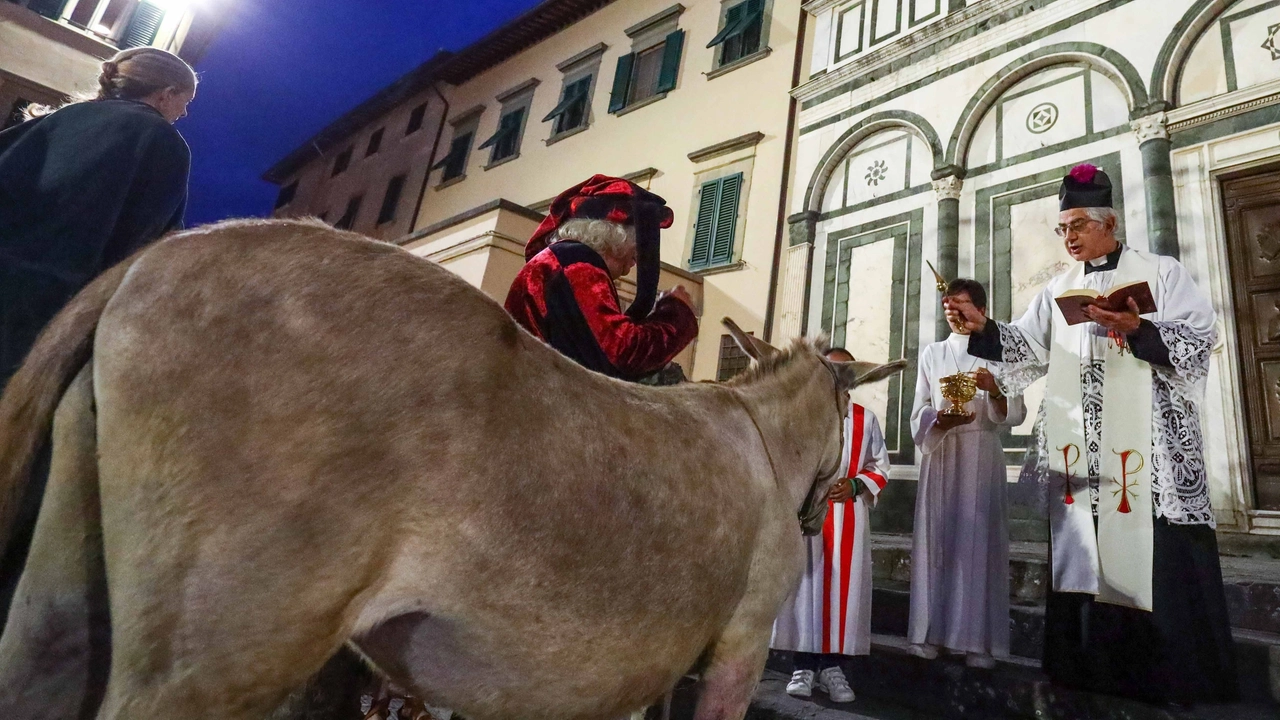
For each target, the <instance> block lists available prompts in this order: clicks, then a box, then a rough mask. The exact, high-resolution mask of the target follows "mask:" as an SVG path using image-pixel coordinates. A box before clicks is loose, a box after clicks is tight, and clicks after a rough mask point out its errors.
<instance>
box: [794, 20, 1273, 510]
mask: <svg viewBox="0 0 1280 720" xmlns="http://www.w3.org/2000/svg"><path fill="white" fill-rule="evenodd" d="M804 7H805V10H806V11H807V12H808V13H809V14H810V15H811V17H812V20H813V28H814V29H813V33H812V43H811V44H810V47H809V52H810V64H809V72H808V74H807V75H806V76H805V78H804V81H803V82H802V83H800V84H799V86H798V87H796V88H795V89H794V90H793V92H792V96H793V97H794V98H795V99H796V100H797V101H798V102H799V104H800V109H799V116H798V126H799V127H798V133H799V139H798V141H797V143H798V144H797V148H796V153H795V165H794V168H793V171H794V182H795V186H794V189H793V191H792V192H791V193H790V196H789V198H788V203H789V204H788V212H789V215H790V216H789V232H788V236H789V240H788V243H787V248H786V250H785V252H784V257H783V260H782V265H781V272H780V275H781V286H780V291H779V293H778V297H779V308H778V317H779V325H778V329H777V332H776V333H775V336H790V335H797V334H800V333H801V332H810V333H812V332H817V331H826V332H829V333H830V334H831V335H832V336H833V337H834V340H835V342H836V343H838V344H847V345H849V346H850V347H851V348H853V349H854V351H855V352H856V353H857V354H859V356H860V359H866V360H873V361H878V360H887V359H889V358H896V357H906V358H908V359H911V360H913V361H914V358H916V357H917V354H918V350H919V348H920V347H922V346H923V345H924V344H926V343H928V342H932V341H933V340H934V339H937V338H941V337H944V336H945V334H946V332H947V330H946V326H945V322H944V321H943V320H942V318H941V312H940V307H939V303H938V297H937V293H936V292H935V290H934V288H933V282H932V276H931V275H930V273H929V270H928V269H927V268H926V267H925V265H924V261H925V260H931V261H933V263H934V264H935V265H936V266H937V267H938V268H939V270H941V272H942V273H943V274H944V275H946V276H948V277H956V276H968V277H975V278H977V279H978V280H980V281H982V282H983V283H984V284H986V286H987V288H988V290H989V293H990V309H989V312H990V314H991V315H992V316H993V317H995V318H997V319H999V320H1005V321H1008V320H1010V319H1011V318H1017V317H1018V316H1019V315H1020V314H1021V313H1022V312H1023V310H1024V309H1025V307H1026V305H1027V304H1028V302H1029V300H1030V299H1031V298H1032V297H1033V295H1034V294H1035V293H1036V292H1037V291H1038V290H1040V289H1041V288H1042V287H1043V285H1044V283H1045V282H1046V281H1047V280H1048V279H1049V278H1050V277H1051V276H1052V275H1054V274H1055V273H1057V272H1059V271H1060V270H1061V269H1063V268H1064V267H1065V260H1066V257H1065V255H1064V252H1063V250H1062V247H1061V243H1060V241H1058V239H1057V238H1056V237H1055V236H1054V234H1053V226H1054V225H1055V224H1056V221H1057V197H1056V193H1057V188H1058V183H1059V181H1060V179H1061V177H1062V176H1063V175H1064V174H1065V173H1066V172H1067V170H1068V169H1069V168H1070V167H1072V166H1073V165H1076V164H1078V163H1082V162H1092V163H1094V164H1096V165H1098V166H1101V167H1103V168H1104V169H1105V170H1106V171H1107V173H1109V174H1110V176H1111V178H1112V179H1113V181H1114V182H1115V184H1116V186H1117V192H1116V197H1115V201H1116V206H1117V211H1118V212H1119V213H1120V216H1121V231H1122V235H1123V239H1124V240H1125V241H1126V242H1128V243H1129V244H1131V245H1132V246H1134V247H1137V248H1143V249H1150V250H1153V251H1155V252H1159V253H1164V254H1169V255H1174V256H1178V257H1180V258H1181V260H1182V262H1183V263H1185V264H1186V266H1187V267H1188V269H1189V270H1190V271H1191V273H1192V274H1193V276H1194V278H1195V280H1196V282H1197V283H1198V284H1199V286H1200V287H1201V288H1203V289H1204V291H1205V292H1206V293H1207V294H1208V295H1209V296H1210V297H1211V298H1212V300H1213V302H1214V304H1215V306H1216V308H1217V311H1218V313H1219V320H1220V328H1219V329H1220V344H1219V346H1218V348H1217V349H1216V350H1215V352H1214V355H1213V358H1212V368H1213V369H1212V372H1211V375H1210V378H1209V382H1208V395H1207V398H1206V402H1205V407H1204V408H1202V413H1203V418H1204V431H1205V433H1206V434H1207V437H1206V438H1205V448H1206V462H1207V463H1208V464H1209V469H1208V476H1209V479H1210V482H1211V485H1212V487H1211V490H1212V497H1213V503H1214V507H1215V509H1216V511H1217V514H1218V520H1219V527H1220V528H1221V529H1225V530H1236V531H1248V532H1254V533H1280V391H1278V390H1277V388H1280V330H1277V328H1280V135H1277V133H1278V132H1280V36H1278V35H1277V32H1278V31H1280V2H1276V0H1236V1H1234V2H1231V1H1228V0H1052V1H1049V2H1045V1H1044V0H1034V1H1028V0H976V1H975V0H969V2H967V3H966V2H963V1H962V0H809V2H807V3H805V6H804ZM914 378H915V372H914V368H913V369H911V370H908V371H907V372H906V373H903V375H902V376H901V377H900V378H895V379H894V380H893V381H892V382H890V383H888V384H886V385H881V386H876V387H873V388H871V389H870V390H869V391H867V392H864V393H863V397H862V400H863V401H864V402H866V404H867V405H868V406H869V407H871V408H872V409H874V410H875V411H876V412H877V413H880V414H881V417H882V418H884V420H885V428H886V436H887V439H888V441H889V444H890V449H891V450H892V451H893V455H894V458H893V460H894V464H895V466H896V469H898V472H899V474H901V475H902V476H904V477H905V478H908V479H909V478H910V477H912V476H913V470H912V467H913V465H914V463H915V462H916V460H917V458H916V457H915V453H914V448H913V446H912V443H911V439H910V422H909V421H910V413H911V404H912V389H913V388H912V383H913V382H914ZM1041 391H1042V390H1041V387H1034V388H1033V389H1032V391H1031V392H1030V393H1029V394H1028V402H1029V406H1030V408H1031V409H1032V410H1034V408H1035V407H1036V406H1037V404H1038V403H1039V401H1040V393H1041ZM1030 415H1031V417H1034V415H1035V413H1034V412H1032V413H1030ZM1030 432H1031V420H1028V422H1027V423H1026V424H1024V425H1023V426H1022V427H1019V428H1017V429H1015V430H1014V431H1013V432H1011V433H1010V434H1009V435H1008V436H1007V437H1006V452H1007V454H1008V458H1009V463H1010V466H1011V474H1012V473H1013V472H1015V471H1016V466H1017V465H1018V464H1020V462H1021V460H1022V457H1023V454H1024V452H1025V448H1026V446H1027V442H1028V439H1029V436H1030ZM908 485H909V483H908Z"/></svg>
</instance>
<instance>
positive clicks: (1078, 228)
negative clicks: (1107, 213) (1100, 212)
mask: <svg viewBox="0 0 1280 720" xmlns="http://www.w3.org/2000/svg"><path fill="white" fill-rule="evenodd" d="M1096 222H1098V221H1097V220H1094V219H1093V218H1077V219H1075V220H1072V221H1071V222H1070V223H1068V224H1066V225H1059V226H1058V227H1056V228H1054V229H1053V231H1054V232H1055V233H1057V234H1058V237H1066V236H1067V233H1069V232H1073V233H1075V234H1077V235H1079V234H1080V233H1082V232H1084V229H1085V228H1087V227H1089V225H1090V223H1096Z"/></svg>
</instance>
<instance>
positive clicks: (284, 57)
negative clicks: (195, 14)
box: [177, 0, 537, 227]
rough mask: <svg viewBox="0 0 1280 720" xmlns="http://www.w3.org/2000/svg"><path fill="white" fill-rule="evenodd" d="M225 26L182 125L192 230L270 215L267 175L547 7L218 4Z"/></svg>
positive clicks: (433, 2) (505, 1) (274, 0)
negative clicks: (446, 57) (420, 77)
mask: <svg viewBox="0 0 1280 720" xmlns="http://www.w3.org/2000/svg"><path fill="white" fill-rule="evenodd" d="M220 4H222V5H224V6H229V7H230V8H231V10H230V15H229V17H228V18H227V21H226V25H225V27H224V28H223V30H222V32H221V34H219V35H218V37H217V39H216V40H215V41H214V43H213V45H212V46H211V47H210V49H209V51H208V53H207V54H206V55H205V56H204V58H203V59H201V61H200V62H199V63H198V65H197V67H196V69H197V70H198V71H199V72H200V77H201V82H200V90H199V94H198V95H197V98H196V101H195V102H194V103H192V105H191V108H190V113H191V114H190V115H189V116H188V117H187V118H186V119H184V120H182V121H180V122H179V123H178V125H177V127H178V129H179V130H180V131H181V132H182V134H183V136H184V137H186V139H187V142H188V143H189V144H190V145H191V154H192V169H191V201H190V206H189V207H188V209H187V226H188V227H192V226H194V225H198V224H202V223H207V222H212V221H215V220H221V219H224V218H228V217H244V216H250V215H257V216H263V215H266V214H267V213H269V212H270V211H271V206H272V204H273V201H274V199H275V194H276V187H275V186H274V185H271V184H270V183H267V182H264V181H262V180H260V179H259V178H260V176H261V175H262V173H263V172H264V171H265V170H266V169H267V168H268V167H270V166H271V165H272V164H274V163H275V162H276V161H277V160H279V159H280V158H282V157H284V156H285V155H286V154H287V153H289V152H290V151H291V150H293V149H294V148H295V147H297V146H298V145H300V144H301V143H302V142H303V141H305V140H306V139H307V138H309V137H311V136H312V135H314V134H315V133H316V132H317V131H319V130H320V129H321V128H323V127H324V126H325V125H327V124H328V123H329V122H331V121H332V120H334V119H336V118H337V117H338V116H339V115H341V114H342V113H344V112H346V111H347V110H349V109H351V108H353V107H355V106H356V105H357V104H358V103H360V102H361V101H363V100H365V99H366V98H368V97H369V96H370V95H372V94H373V93H375V92H377V91H378V90H379V89H380V88H382V87H384V86H386V85H388V84H390V83H391V82H393V81H394V80H395V79H396V78H398V77H400V76H401V75H403V74H404V73H406V72H408V71H409V70H412V69H413V68H414V67H416V66H418V65H419V64H421V63H422V62H423V61H425V60H426V59H427V58H429V57H430V56H431V55H433V54H434V53H435V52H436V51H437V50H439V49H446V50H455V51H456V50H459V49H461V48H463V47H464V46H466V44H467V43H470V42H472V41H474V40H476V39H478V38H480V37H481V36H483V35H484V34H485V33H487V32H489V31H490V30H493V29H494V28H496V27H498V26H500V25H502V24H503V23H505V22H507V21H509V20H511V19H512V18H514V17H516V16H518V15H519V14H520V13H521V12H524V11H525V10H527V9H529V8H531V7H533V6H534V5H536V4H537V0H358V1H356V2H352V0H286V1H285V2H281V1H280V0H220Z"/></svg>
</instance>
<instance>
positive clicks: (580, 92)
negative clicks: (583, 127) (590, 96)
mask: <svg viewBox="0 0 1280 720" xmlns="http://www.w3.org/2000/svg"><path fill="white" fill-rule="evenodd" d="M590 83H591V77H590V76H587V77H585V78H583V79H581V80H575V81H574V82H571V83H569V84H568V85H565V86H564V95H563V96H562V97H561V98H560V104H558V105H556V106H555V107H554V108H552V110H551V112H549V113H547V116H546V117H544V118H542V122H547V121H548V120H554V119H556V118H558V117H560V116H561V115H564V114H565V113H566V112H567V111H568V110H569V108H571V107H573V104H574V103H576V102H578V101H579V100H581V99H582V98H584V97H586V95H587V88H588V86H589V85H590Z"/></svg>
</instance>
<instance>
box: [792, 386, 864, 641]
mask: <svg viewBox="0 0 1280 720" xmlns="http://www.w3.org/2000/svg"><path fill="white" fill-rule="evenodd" d="M840 474H841V477H849V478H855V479H857V480H858V481H860V482H861V484H862V485H863V487H864V488H865V490H864V492H863V493H862V494H860V495H858V496H857V497H855V498H851V499H849V500H846V501H844V502H840V503H836V502H833V503H830V504H829V507H828V508H827V520H826V523H825V524H824V525H823V528H822V533H821V534H820V535H815V536H814V537H810V538H805V571H804V575H803V576H802V577H801V578H800V586H799V587H798V588H797V589H796V591H795V592H794V593H792V594H791V597H789V598H787V601H786V603H785V604H784V605H783V606H782V610H781V611H780V612H779V613H778V618H777V620H776V621H775V622H774V624H773V642H772V643H771V646H772V647H774V648H775V649H778V650H793V651H798V652H808V653H826V654H839V655H867V654H869V653H870V652H871V525H870V522H869V520H870V518H869V515H870V513H869V512H868V506H869V505H872V504H874V503H875V499H876V498H877V497H879V495H880V491H881V490H883V489H884V487H885V485H886V484H887V482H888V478H889V450H888V448H887V447H886V446H885V442H884V434H883V433H882V432H881V430H880V421H879V420H877V419H876V416H875V414H874V413H872V412H871V411H870V410H867V409H866V408H864V407H862V406H861V405H858V404H856V403H853V404H852V405H851V407H850V410H849V416H848V417H847V418H846V419H845V426H844V459H843V461H842V463H841V468H840Z"/></svg>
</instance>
